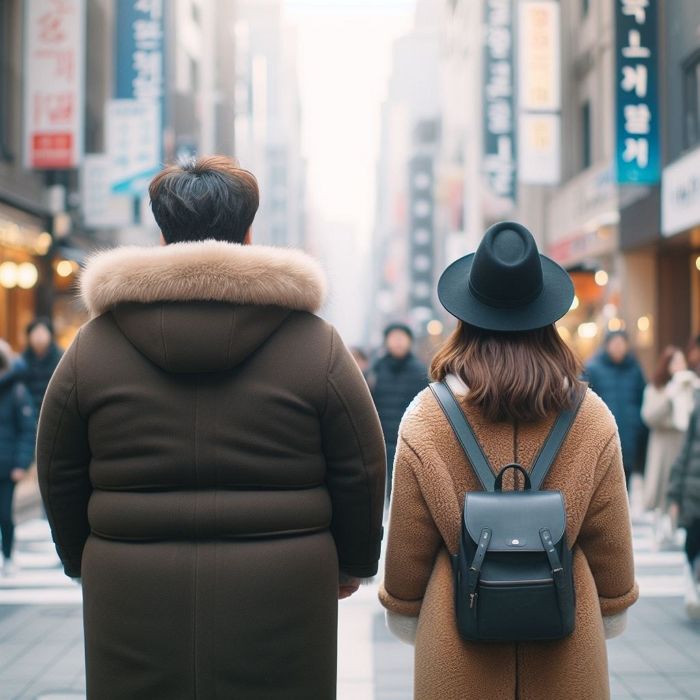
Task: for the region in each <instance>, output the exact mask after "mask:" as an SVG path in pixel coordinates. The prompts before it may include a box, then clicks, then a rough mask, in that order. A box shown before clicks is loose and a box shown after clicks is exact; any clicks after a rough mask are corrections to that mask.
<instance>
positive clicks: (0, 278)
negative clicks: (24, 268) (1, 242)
mask: <svg viewBox="0 0 700 700" xmlns="http://www.w3.org/2000/svg"><path fill="white" fill-rule="evenodd" d="M0 285H2V286H3V287H5V289H12V288H13V287H16V286H17V263H14V262H12V261H11V260H8V261H7V262H4V263H2V265H0Z"/></svg>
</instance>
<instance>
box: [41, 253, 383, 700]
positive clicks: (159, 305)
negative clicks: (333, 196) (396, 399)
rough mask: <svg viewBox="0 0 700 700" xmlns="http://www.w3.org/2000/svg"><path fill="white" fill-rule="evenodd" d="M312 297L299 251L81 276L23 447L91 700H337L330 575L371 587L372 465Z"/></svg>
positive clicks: (110, 260) (118, 259)
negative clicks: (76, 622)
mask: <svg viewBox="0 0 700 700" xmlns="http://www.w3.org/2000/svg"><path fill="white" fill-rule="evenodd" d="M323 289H324V281H323V276H322V273H321V272H320V270H319V268H318V266H317V264H316V263H315V262H314V261H313V260H311V259H310V258H308V257H307V256H306V255H304V254H303V253H300V252H295V251H289V250H282V249H273V248H265V247H259V246H238V245H232V244H227V243H221V242H211V241H209V242H204V243H183V244H175V245H171V246H167V247H164V248H126V249H117V250H115V251H111V252H107V253H104V254H101V255H99V256H98V257H96V258H95V259H93V260H92V262H91V263H90V264H89V265H88V267H87V270H86V271H85V272H84V274H83V277H82V294H83V298H84V300H85V301H86V303H87V305H88V307H89V309H90V311H91V312H92V315H93V317H94V318H93V320H91V321H90V322H89V323H88V324H87V325H85V326H84V327H83V328H82V329H81V331H80V333H79V335H78V337H77V338H76V340H75V342H74V343H73V344H72V346H71V347H70V349H69V350H68V351H67V353H66V355H65V356H64V358H63V360H62V361H61V363H60V365H59V367H58V370H57V372H56V374H55V376H54V378H53V380H52V381H51V384H50V385H49V388H48V391H47V394H46V398H45V400H44V406H43V409H42V413H41V421H40V426H39V438H38V467H39V478H40V485H41V491H42V496H43V499H44V504H45V506H46V512H47V515H48V518H49V522H50V524H51V528H52V531H53V537H54V540H55V543H56V546H57V550H58V553H59V555H60V557H61V560H62V561H63V565H64V567H65V571H66V573H67V574H68V575H69V576H72V577H79V576H80V577H82V584H83V602H84V623H85V644H86V659H87V669H86V670H87V695H88V698H90V699H93V698H94V699H95V700H126V699H127V698H128V700H154V699H157V698H163V699H166V698H167V700H194V699H195V698H200V699H205V698H206V699H207V700H209V699H212V700H214V699H216V698H219V699H220V700H228V699H229V698H231V699H233V698H241V699H243V698H245V700H309V699H310V698H314V700H316V699H317V698H318V700H327V699H331V698H334V697H335V693H336V690H335V688H336V622H337V596H338V572H339V569H341V570H343V571H345V572H347V573H349V574H352V575H355V576H358V577H370V576H372V575H373V574H374V573H375V572H376V570H377V562H378V558H379V546H380V539H381V529H382V508H383V500H384V499H383V495H384V471H385V465H384V444H383V439H382V434H381V429H380V426H379V420H378V418H377V414H376V412H375V410H374V407H373V404H372V399H371V397H370V394H369V390H368V389H367V385H366V383H365V381H364V379H363V377H362V374H361V373H360V371H359V369H358V368H357V366H356V365H355V363H354V361H353V359H352V357H351V356H350V354H349V353H348V351H347V350H346V348H345V346H344V345H343V343H342V342H341V340H340V338H339V337H338V334H337V333H336V331H335V330H334V329H333V328H332V327H331V326H330V325H328V324H327V323H325V322H324V321H322V320H321V319H320V318H318V317H317V316H315V315H314V312H315V311H316V310H317V309H318V308H319V306H320V304H321V300H322V297H323Z"/></svg>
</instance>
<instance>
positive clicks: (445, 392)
mask: <svg viewBox="0 0 700 700" xmlns="http://www.w3.org/2000/svg"><path fill="white" fill-rule="evenodd" d="M430 388H431V390H432V391H433V394H434V395H435V398H436V399H437V400H438V403H439V404H440V406H441V408H442V410H443V412H444V413H445V416H446V417H447V420H448V421H449V423H450V425H451V426H452V429H453V430H454V432H455V435H456V436H457V439H458V440H459V442H460V444H461V445H462V448H463V449H464V452H465V453H466V455H467V458H468V459H469V462H470V463H471V465H472V467H473V469H474V471H475V473H476V475H477V477H478V479H479V481H480V482H481V486H482V488H483V491H477V492H470V493H467V494H466V498H465V501H464V513H463V518H462V530H461V537H460V545H459V553H458V554H454V555H451V558H452V564H453V570H454V576H455V608H456V614H457V628H458V630H459V633H460V635H461V636H462V638H463V639H465V640H467V641H471V642H475V641H478V642H487V641H491V642H502V641H506V642H523V641H535V640H553V639H562V638H564V637H566V636H568V635H569V634H571V633H572V632H573V630H574V621H575V613H576V601H575V590H574V581H573V565H572V553H571V550H570V549H569V547H568V546H567V543H566V506H565V503H564V497H563V495H562V493H561V491H541V490H540V487H541V485H542V482H543V481H544V478H545V477H546V476H547V473H548V472H549V469H550V467H551V465H552V463H553V461H554V459H555V458H556V456H557V454H558V452H559V449H560V448H561V445H562V443H563V442H564V439H565V438H566V435H567V434H568V432H569V429H570V427H571V425H572V423H573V421H574V419H575V417H576V414H577V412H578V408H579V406H580V404H581V401H582V399H583V396H584V395H585V387H584V390H583V391H581V394H580V396H577V397H576V401H575V402H574V406H573V407H572V408H571V409H569V410H567V411H564V412H563V413H561V414H560V415H559V416H558V417H557V419H556V421H555V423H554V426H553V427H552V430H551V431H550V433H549V436H548V437H547V439H546V441H545V443H544V445H543V446H542V449H541V450H540V453H539V455H538V456H537V458H536V459H535V462H534V465H533V466H532V469H531V470H530V471H529V472H528V471H526V470H525V469H524V468H523V467H522V466H521V465H520V464H506V465H505V466H503V467H502V468H501V469H500V471H499V472H498V475H497V476H494V472H493V470H492V469H491V467H490V466H489V462H488V460H487V459H486V456H485V455H484V452H483V450H482V449H481V445H479V442H478V440H477V438H476V435H475V434H474V431H473V430H472V427H471V426H470V425H469V421H468V420H467V418H466V416H465V415H464V413H463V412H462V410H461V408H460V407H459V404H458V403H457V400H456V399H455V397H454V394H453V393H452V391H451V390H450V388H449V387H448V386H447V384H446V383H444V382H435V383H433V384H431V385H430ZM509 469H515V470H517V471H519V472H521V473H522V474H523V476H524V477H525V487H524V490H522V491H503V476H504V474H505V472H506V471H508V470H509Z"/></svg>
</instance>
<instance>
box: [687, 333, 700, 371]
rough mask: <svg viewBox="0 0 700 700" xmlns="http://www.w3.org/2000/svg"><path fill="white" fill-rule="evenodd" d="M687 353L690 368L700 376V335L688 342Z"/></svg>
mask: <svg viewBox="0 0 700 700" xmlns="http://www.w3.org/2000/svg"><path fill="white" fill-rule="evenodd" d="M685 353H686V357H687V358H688V368H689V369H691V370H692V371H693V372H695V374H697V375H700V335H696V336H693V337H692V338H691V339H690V340H689V341H688V347H687V348H686V351H685Z"/></svg>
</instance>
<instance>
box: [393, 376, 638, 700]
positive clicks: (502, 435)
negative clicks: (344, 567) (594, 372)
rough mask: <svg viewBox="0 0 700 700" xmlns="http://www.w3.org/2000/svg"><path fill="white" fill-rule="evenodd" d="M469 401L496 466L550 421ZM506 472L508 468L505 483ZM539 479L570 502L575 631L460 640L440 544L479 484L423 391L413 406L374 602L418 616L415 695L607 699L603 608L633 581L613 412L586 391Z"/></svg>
mask: <svg viewBox="0 0 700 700" xmlns="http://www.w3.org/2000/svg"><path fill="white" fill-rule="evenodd" d="M463 403H464V402H463ZM465 410H466V413H467V415H468V418H469V420H470V422H471V424H472V426H473V427H474V430H475V432H476V435H477V437H478V439H479V442H480V443H481V445H482V446H483V448H484V451H485V453H486V455H487V457H488V459H489V462H490V463H491V464H492V466H493V468H494V469H496V468H498V467H500V466H503V465H506V464H508V463H510V462H513V461H516V462H520V463H521V464H523V465H524V466H526V467H527V468H529V467H530V466H531V465H532V462H533V460H534V458H535V456H536V454H537V452H538V450H539V448H540V447H541V445H542V443H543V441H544V439H545V437H546V435H547V433H548V431H549V429H550V427H551V425H552V423H553V421H554V416H552V417H551V418H550V419H547V420H542V421H539V422H537V423H533V424H527V425H517V426H514V425H512V424H508V423H499V424H494V423H488V422H486V421H485V420H484V419H483V418H482V417H481V416H480V415H479V414H478V412H477V411H475V410H474V409H473V408H466V406H465ZM513 479H514V477H513V472H510V473H509V474H507V476H506V479H505V482H506V483H507V484H508V488H513ZM543 488H546V489H560V490H561V491H562V492H563V494H564V497H565V501H566V508H567V539H568V542H569V545H570V546H573V550H574V578H575V586H576V629H575V631H574V633H573V634H572V635H571V636H570V637H568V638H567V639H565V640H562V641H556V642H530V643H518V644H515V643H498V644H491V643H490V644H473V643H466V642H463V641H462V640H461V638H460V637H459V635H458V632H457V628H456V624H455V613H454V602H453V596H454V588H453V583H452V571H451V567H450V562H449V558H448V551H450V552H453V553H455V552H456V551H457V548H458V541H459V533H460V524H461V511H462V507H463V505H464V497H465V493H466V492H467V491H475V490H478V489H479V486H478V482H477V480H476V477H475V475H474V474H473V472H472V470H471V468H470V466H469V463H468V461H467V459H466V457H465V456H464V453H463V452H462V450H461V448H460V447H459V445H458V443H457V440H456V438H455V437H454V435H453V433H452V430H451V428H450V426H449V424H448V423H447V420H446V419H445V417H444V416H443V413H442V411H441V409H440V408H439V406H438V404H437V403H436V400H435V399H434V397H433V395H432V393H431V392H430V390H426V391H424V392H422V393H421V394H419V396H418V397H417V399H416V400H415V401H414V403H413V405H412V406H411V407H409V410H408V411H407V413H406V416H405V417H404V420H403V423H402V426H401V431H400V437H399V446H398V452H397V456H396V463H395V467H394V485H393V502H392V507H391V516H390V526H389V538H388V546H387V556H386V572H385V579H384V582H383V584H382V587H381V589H380V600H381V602H382V604H383V605H384V606H385V607H386V608H387V609H388V610H390V611H392V612H394V613H398V614H401V615H409V616H414V617H415V616H418V617H419V620H418V629H417V635H416V646H415V698H416V700H469V699H470V698H474V699H476V698H479V699H488V700H505V699H508V700H512V699H513V698H517V700H578V699H580V700H584V699H585V700H604V699H605V698H608V697H609V685H608V669H607V656H606V649H605V640H604V633H603V620H602V616H603V615H605V616H611V615H616V614H618V613H621V612H622V611H624V610H625V609H626V608H628V607H629V606H630V605H632V604H633V603H634V602H635V601H636V599H637V597H638V590H637V586H636V584H635V581H634V566H633V559H632V536H631V530H630V520H629V514H628V507H627V494H626V490H625V478H624V472H623V469H622V457H621V453H620V442H619V438H618V435H617V430H616V426H615V422H614V419H613V417H612V415H611V413H610V412H609V411H608V409H607V408H606V406H605V405H604V404H603V402H602V401H601V400H600V398H598V396H596V395H595V394H594V393H593V392H592V391H590V390H589V391H588V393H587V395H586V397H585V399H584V401H583V404H582V406H581V409H580V411H579V414H578V416H577V418H576V420H575V422H574V424H573V426H572V428H571V431H570V433H569V435H568V437H567V438H566V440H565V442H564V445H563V446H562V450H561V452H560V454H559V456H558V457H557V459H556V460H555V462H554V464H553V465H552V469H551V471H550V473H549V475H548V477H547V479H546V480H545V482H544V486H543Z"/></svg>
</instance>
